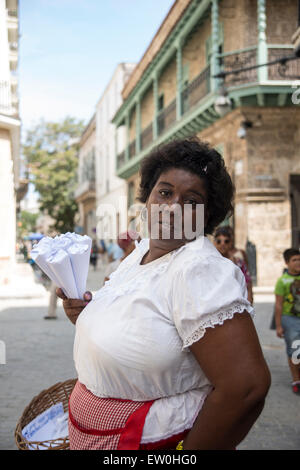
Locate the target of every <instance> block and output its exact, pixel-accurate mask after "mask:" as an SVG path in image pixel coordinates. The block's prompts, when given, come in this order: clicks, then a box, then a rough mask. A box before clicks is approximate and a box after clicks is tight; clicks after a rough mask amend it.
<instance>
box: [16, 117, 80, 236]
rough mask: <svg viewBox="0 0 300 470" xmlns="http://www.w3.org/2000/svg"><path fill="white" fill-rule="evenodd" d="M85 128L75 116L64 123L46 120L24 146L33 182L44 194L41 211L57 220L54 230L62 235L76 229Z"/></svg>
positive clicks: (41, 199) (28, 135)
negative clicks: (79, 155)
mask: <svg viewBox="0 0 300 470" xmlns="http://www.w3.org/2000/svg"><path fill="white" fill-rule="evenodd" d="M83 129H84V125H83V122H82V121H79V120H76V119H75V118H72V117H66V118H65V119H64V121H62V122H45V121H43V120H42V121H40V123H39V124H38V125H36V126H35V127H34V128H32V129H30V130H29V131H28V132H27V136H26V140H25V144H24V145H23V154H24V156H25V158H26V160H27V164H28V169H29V179H30V181H31V182H32V183H33V184H34V186H35V189H36V191H37V192H38V193H39V195H40V201H39V202H40V209H41V211H42V212H44V213H46V214H49V215H50V216H51V217H52V218H53V219H54V220H55V224H54V228H55V230H56V231H57V232H60V233H64V232H68V231H73V230H74V216H75V214H76V211H77V204H76V201H75V200H74V189H75V187H76V183H77V166H78V148H79V138H80V136H81V134H82V132H83Z"/></svg>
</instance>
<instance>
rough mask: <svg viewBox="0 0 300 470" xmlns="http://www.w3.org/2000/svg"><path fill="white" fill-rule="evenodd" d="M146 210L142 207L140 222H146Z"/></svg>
mask: <svg viewBox="0 0 300 470" xmlns="http://www.w3.org/2000/svg"><path fill="white" fill-rule="evenodd" d="M147 215H148V210H147V207H143V209H142V210H141V220H142V221H143V222H145V221H146V220H147Z"/></svg>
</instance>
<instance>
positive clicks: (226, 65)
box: [220, 47, 258, 87]
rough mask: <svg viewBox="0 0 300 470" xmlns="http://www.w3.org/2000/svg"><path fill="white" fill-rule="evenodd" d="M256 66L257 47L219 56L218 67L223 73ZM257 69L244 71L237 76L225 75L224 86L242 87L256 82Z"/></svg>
mask: <svg viewBox="0 0 300 470" xmlns="http://www.w3.org/2000/svg"><path fill="white" fill-rule="evenodd" d="M256 64H257V47H253V48H250V49H246V50H244V51H243V50H241V51H236V52H233V53H227V54H222V55H221V56H220V66H221V68H222V70H223V71H224V72H227V71H234V70H239V69H243V68H245V67H252V66H255V65H256ZM257 80H258V76H257V69H251V70H245V71H243V72H240V73H238V74H236V75H235V74H232V75H226V76H225V78H224V85H225V86H226V87H231V86H238V85H243V84H245V83H252V82H257Z"/></svg>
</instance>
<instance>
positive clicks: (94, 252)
mask: <svg viewBox="0 0 300 470" xmlns="http://www.w3.org/2000/svg"><path fill="white" fill-rule="evenodd" d="M98 254H99V248H98V244H97V241H96V240H93V243H92V248H91V258H90V261H91V264H92V265H93V266H94V270H95V271H96V269H97V261H98Z"/></svg>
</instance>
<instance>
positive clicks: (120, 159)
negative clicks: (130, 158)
mask: <svg viewBox="0 0 300 470" xmlns="http://www.w3.org/2000/svg"><path fill="white" fill-rule="evenodd" d="M124 164H125V150H124V152H121V153H119V155H118V156H117V168H120V167H121V166H123V165H124Z"/></svg>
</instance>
